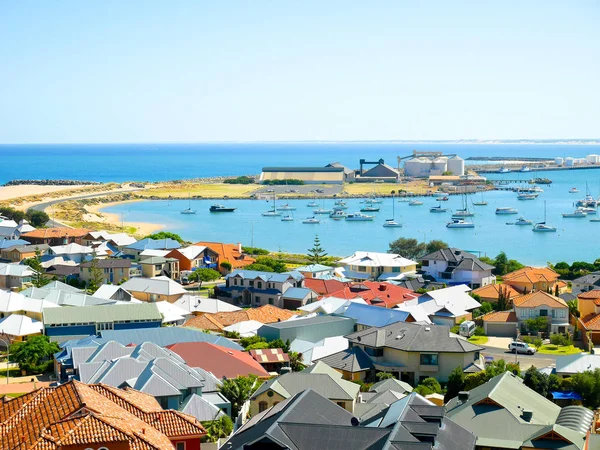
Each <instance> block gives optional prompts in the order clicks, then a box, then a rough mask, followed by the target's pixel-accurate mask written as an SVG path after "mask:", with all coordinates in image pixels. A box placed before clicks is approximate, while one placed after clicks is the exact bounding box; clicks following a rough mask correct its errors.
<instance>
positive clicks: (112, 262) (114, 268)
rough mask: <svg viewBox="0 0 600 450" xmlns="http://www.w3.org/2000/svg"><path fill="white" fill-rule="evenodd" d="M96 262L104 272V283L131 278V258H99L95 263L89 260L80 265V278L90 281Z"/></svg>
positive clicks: (117, 282)
mask: <svg viewBox="0 0 600 450" xmlns="http://www.w3.org/2000/svg"><path fill="white" fill-rule="evenodd" d="M94 264H95V265H96V267H97V269H98V270H100V271H101V272H102V281H103V282H104V283H110V284H119V283H121V282H124V281H126V280H128V279H129V278H131V274H130V270H131V260H129V259H113V258H111V259H98V260H96V262H95V263H93V262H92V261H87V262H84V263H82V264H80V265H79V279H80V280H81V281H85V282H86V283H89V282H90V281H91V280H92V276H93V274H92V270H93V266H94Z"/></svg>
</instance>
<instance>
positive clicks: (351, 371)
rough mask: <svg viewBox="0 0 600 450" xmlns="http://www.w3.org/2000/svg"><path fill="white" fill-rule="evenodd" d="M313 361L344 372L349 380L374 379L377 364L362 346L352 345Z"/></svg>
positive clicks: (343, 374)
mask: <svg viewBox="0 0 600 450" xmlns="http://www.w3.org/2000/svg"><path fill="white" fill-rule="evenodd" d="M313 362H322V363H324V364H327V365H328V366H329V367H331V368H332V369H335V370H337V371H338V372H339V373H341V374H342V378H343V379H344V380H348V381H362V380H372V379H374V376H375V366H374V364H373V361H372V360H371V358H370V357H369V355H367V353H366V352H365V351H364V350H363V349H361V348H360V347H350V348H345V349H342V350H340V351H339V352H336V353H332V354H329V355H327V356H323V357H320V358H313Z"/></svg>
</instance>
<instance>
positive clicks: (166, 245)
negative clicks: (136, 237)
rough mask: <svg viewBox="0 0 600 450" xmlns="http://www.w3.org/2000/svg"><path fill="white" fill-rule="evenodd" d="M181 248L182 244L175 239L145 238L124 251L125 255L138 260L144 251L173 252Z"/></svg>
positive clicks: (128, 246)
mask: <svg viewBox="0 0 600 450" xmlns="http://www.w3.org/2000/svg"><path fill="white" fill-rule="evenodd" d="M179 247H181V244H180V243H179V242H177V241H175V240H173V239H170V238H165V239H150V238H145V239H142V240H141V241H137V242H134V243H133V244H129V245H127V246H126V247H125V248H124V249H123V253H125V254H126V255H129V256H133V257H134V258H137V257H138V256H139V255H140V253H142V252H143V251H144V250H168V251H171V250H173V249H176V248H179Z"/></svg>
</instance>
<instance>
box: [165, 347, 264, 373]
mask: <svg viewBox="0 0 600 450" xmlns="http://www.w3.org/2000/svg"><path fill="white" fill-rule="evenodd" d="M167 348H168V349H170V350H172V351H174V352H175V353H177V354H178V355H179V356H181V357H182V358H183V359H184V361H185V362H186V364H187V365H188V366H191V367H200V368H202V369H204V370H208V371H209V372H212V374H213V375H214V376H216V377H217V378H236V377H238V376H247V375H256V376H259V377H268V376H269V373H268V372H267V371H266V370H265V369H264V368H263V367H262V366H261V365H260V364H259V363H258V362H256V361H255V360H254V359H253V358H252V356H250V355H249V354H248V353H246V352H242V351H239V350H232V349H229V348H226V347H221V346H220V345H215V344H209V343H208V342H179V343H177V344H173V345H169V346H168V347H167Z"/></svg>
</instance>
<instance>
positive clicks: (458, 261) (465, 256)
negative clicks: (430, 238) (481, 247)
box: [421, 247, 494, 271]
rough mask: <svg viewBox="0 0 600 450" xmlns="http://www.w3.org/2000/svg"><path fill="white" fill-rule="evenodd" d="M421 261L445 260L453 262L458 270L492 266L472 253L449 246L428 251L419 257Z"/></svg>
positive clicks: (489, 267)
mask: <svg viewBox="0 0 600 450" xmlns="http://www.w3.org/2000/svg"><path fill="white" fill-rule="evenodd" d="M421 260H422V261H446V262H448V263H453V264H454V265H455V267H456V269H458V270H471V271H481V270H491V269H493V268H494V266H491V265H489V264H487V263H484V262H483V261H481V260H480V259H479V258H477V256H475V255H474V254H472V253H469V252H466V251H464V250H461V249H459V248H454V247H449V248H442V249H440V250H437V251H435V252H432V253H429V254H427V255H425V256H423V257H422V258H421Z"/></svg>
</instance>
